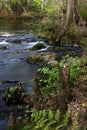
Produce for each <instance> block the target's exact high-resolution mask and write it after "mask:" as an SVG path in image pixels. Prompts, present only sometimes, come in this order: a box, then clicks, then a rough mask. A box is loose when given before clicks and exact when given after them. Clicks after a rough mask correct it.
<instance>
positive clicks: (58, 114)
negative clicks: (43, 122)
mask: <svg viewBox="0 0 87 130" xmlns="http://www.w3.org/2000/svg"><path fill="white" fill-rule="evenodd" d="M60 116H61V115H60V110H59V109H58V110H57V111H56V114H55V120H56V121H59V120H60Z"/></svg>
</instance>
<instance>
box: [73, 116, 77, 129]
mask: <svg viewBox="0 0 87 130" xmlns="http://www.w3.org/2000/svg"><path fill="white" fill-rule="evenodd" d="M72 128H73V129H74V130H78V114H76V115H75V117H74V119H73V123H72Z"/></svg>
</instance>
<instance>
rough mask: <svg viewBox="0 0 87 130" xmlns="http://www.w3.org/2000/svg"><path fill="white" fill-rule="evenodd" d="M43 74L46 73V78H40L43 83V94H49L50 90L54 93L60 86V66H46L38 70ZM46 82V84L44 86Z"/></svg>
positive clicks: (40, 82) (41, 83)
mask: <svg viewBox="0 0 87 130" xmlns="http://www.w3.org/2000/svg"><path fill="white" fill-rule="evenodd" d="M38 71H39V72H40V73H41V74H44V76H45V77H46V78H45V79H40V80H39V84H40V85H41V93H42V95H45V94H47V93H48V92H50V93H52V94H54V93H55V91H56V88H57V87H58V81H57V79H58V68H57V67H55V68H51V69H50V68H48V67H44V68H41V69H39V70H38ZM43 84H45V86H42V85H43Z"/></svg>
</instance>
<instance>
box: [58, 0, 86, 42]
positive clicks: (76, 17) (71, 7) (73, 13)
mask: <svg viewBox="0 0 87 130" xmlns="http://www.w3.org/2000/svg"><path fill="white" fill-rule="evenodd" d="M66 3H67V12H66V22H65V25H64V27H63V29H62V31H61V32H60V33H59V34H58V41H60V40H61V38H62V36H63V35H64V34H65V32H66V31H67V30H68V28H69V26H70V24H72V22H73V23H74V24H75V25H80V26H84V25H85V24H86V22H85V21H84V20H83V18H82V17H81V15H80V13H79V10H78V0H67V1H66Z"/></svg>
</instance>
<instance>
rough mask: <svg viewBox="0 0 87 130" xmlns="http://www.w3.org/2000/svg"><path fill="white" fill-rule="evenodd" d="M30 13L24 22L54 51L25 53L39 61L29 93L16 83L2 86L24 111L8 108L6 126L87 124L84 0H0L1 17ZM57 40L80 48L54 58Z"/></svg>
mask: <svg viewBox="0 0 87 130" xmlns="http://www.w3.org/2000/svg"><path fill="white" fill-rule="evenodd" d="M30 18H32V19H33V20H36V21H37V22H36V24H35V25H33V27H32V26H31V25H32V23H31V25H29V26H30V28H31V30H33V32H34V33H35V34H37V35H38V36H39V37H40V38H44V39H45V41H47V42H48V43H49V44H50V45H51V46H53V50H54V51H53V50H51V49H49V50H48V51H49V52H41V53H40V52H39V53H35V54H31V55H29V56H28V57H27V60H26V61H27V62H29V63H35V64H37V63H38V64H39V65H40V66H41V68H40V69H38V70H37V72H35V73H34V85H33V86H32V87H33V90H32V93H31V95H27V94H26V92H25V91H24V90H23V91H19V88H20V85H19V84H18V85H17V87H16V88H15V89H14V88H10V89H9V93H8V91H7V90H6V93H5V95H4V97H3V99H4V101H5V102H6V103H10V104H12V103H14V101H15V104H16V103H17V102H16V100H17V101H19V102H20V101H21V102H22V101H23V102H22V104H23V103H24V105H25V114H24V116H23V117H19V118H15V117H14V115H13V113H11V114H10V116H9V121H8V125H7V130H87V0H83V1H81V0H67V1H66V0H41V1H40V0H1V2H0V19H3V21H4V20H9V21H10V20H12V19H13V20H14V19H20V20H22V19H25V20H26V19H30ZM36 26H37V29H36V30H35V27H36ZM62 45H64V46H69V45H72V46H73V48H78V47H80V48H82V52H81V53H80V52H78V53H80V54H79V55H76V54H71V53H69V52H67V53H66V54H65V55H64V56H62V57H61V58H59V56H58V54H57V51H58V49H57V48H58V47H60V46H62ZM39 48H45V46H44V45H43V44H41V43H39V42H38V44H37V45H35V46H34V47H33V48H32V49H33V50H36V49H39ZM52 51H53V52H52ZM63 51H64V50H63ZM76 51H78V50H76ZM35 56H36V58H35ZM21 87H22V86H21ZM21 90H22V88H21ZM16 96H18V99H19V100H18V99H17V98H16ZM17 104H18V105H19V103H17Z"/></svg>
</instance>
